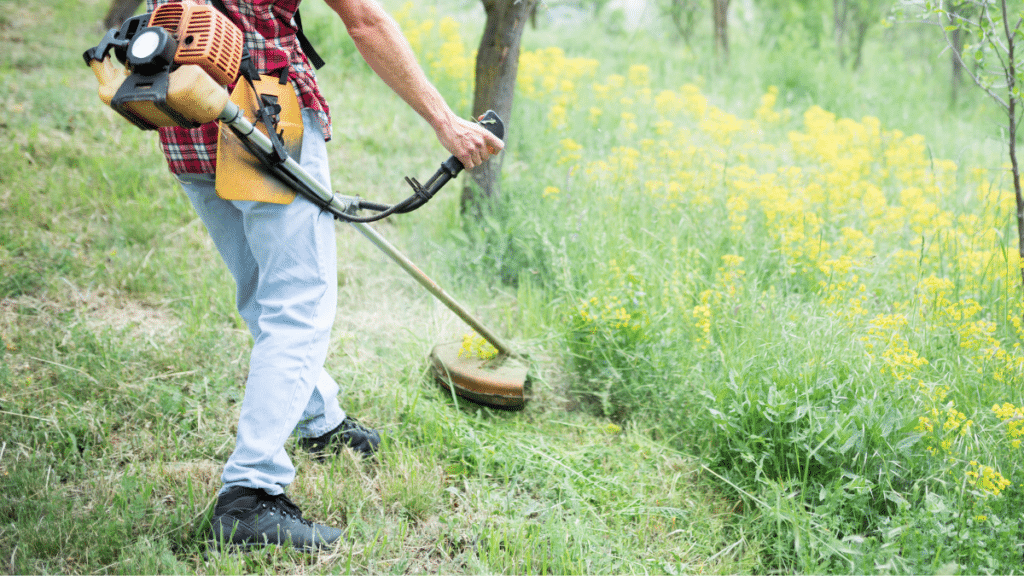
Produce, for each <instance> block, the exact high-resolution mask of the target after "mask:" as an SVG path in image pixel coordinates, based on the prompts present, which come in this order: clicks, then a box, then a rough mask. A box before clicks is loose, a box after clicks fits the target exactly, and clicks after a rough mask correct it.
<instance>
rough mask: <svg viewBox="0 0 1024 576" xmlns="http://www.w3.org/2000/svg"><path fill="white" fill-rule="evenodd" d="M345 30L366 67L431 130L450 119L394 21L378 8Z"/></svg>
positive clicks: (441, 99)
mask: <svg viewBox="0 0 1024 576" xmlns="http://www.w3.org/2000/svg"><path fill="white" fill-rule="evenodd" d="M346 25H348V32H349V34H350V35H351V36H352V40H353V42H355V45H356V48H358V49H359V53H360V54H362V56H363V58H364V59H365V60H366V63H367V64H369V65H370V68H372V69H373V71H374V72H376V73H377V75H378V76H380V77H381V79H382V80H384V82H385V83H386V84H387V85H388V86H390V87H391V89H392V90H394V91H395V93H396V94H398V96H399V97H401V98H402V100H405V102H406V103H408V104H409V106H411V107H412V109H413V110H415V111H416V112H417V113H418V114H419V115H420V116H422V117H423V119H424V120H426V121H427V122H428V123H429V124H430V125H431V127H433V128H434V130H435V131H439V130H441V129H442V126H443V125H444V124H446V123H451V122H452V121H453V116H454V113H453V112H452V111H451V108H449V106H448V105H447V104H446V103H445V101H444V98H442V96H441V95H440V93H439V92H438V91H437V89H436V88H435V87H434V85H433V84H431V83H430V81H429V80H428V79H427V77H426V75H425V74H424V73H423V70H422V68H421V67H420V65H419V63H418V62H417V60H416V55H415V54H414V53H413V51H412V48H411V47H410V46H409V42H408V41H407V40H406V39H405V36H404V35H402V32H401V30H400V29H399V27H398V24H397V23H396V22H395V21H394V19H393V18H391V16H389V15H388V14H387V13H386V12H384V11H383V10H382V9H381V10H373V12H372V13H371V14H366V15H364V18H363V19H361V20H360V21H358V22H355V23H353V24H352V25H349V24H348V23H347V22H346Z"/></svg>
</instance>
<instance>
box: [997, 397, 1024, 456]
mask: <svg viewBox="0 0 1024 576" xmlns="http://www.w3.org/2000/svg"><path fill="white" fill-rule="evenodd" d="M992 412H993V413H994V414H995V415H996V417H997V418H999V420H1000V421H1002V422H1003V423H1004V424H1006V435H1007V437H1008V438H1009V439H1010V445H1011V446H1013V447H1014V448H1018V449H1019V448H1020V444H1021V437H1022V436H1024V410H1022V409H1021V408H1017V407H1015V406H1014V405H1013V404H1010V403H1009V402H1004V403H1003V404H1002V405H1001V406H1000V405H998V404H996V405H994V406H992Z"/></svg>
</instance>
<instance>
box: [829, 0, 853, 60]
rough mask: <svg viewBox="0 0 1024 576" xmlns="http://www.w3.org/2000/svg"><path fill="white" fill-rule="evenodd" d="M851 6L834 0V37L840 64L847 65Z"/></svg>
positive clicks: (843, 0)
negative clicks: (847, 26) (847, 34)
mask: <svg viewBox="0 0 1024 576" xmlns="http://www.w3.org/2000/svg"><path fill="white" fill-rule="evenodd" d="M849 13H850V10H849V4H848V3H847V1H846V0H832V35H833V38H834V39H835V42H836V54H838V55H839V63H840V64H843V65H845V64H846V24H847V22H848V21H849Z"/></svg>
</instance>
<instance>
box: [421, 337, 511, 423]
mask: <svg viewBox="0 0 1024 576" xmlns="http://www.w3.org/2000/svg"><path fill="white" fill-rule="evenodd" d="M430 364H431V368H432V370H433V372H434V377H435V379H436V380H437V381H438V383H440V384H441V385H442V386H444V387H445V388H447V389H448V390H450V391H454V392H455V393H456V394H458V395H459V396H461V397H463V398H466V399H467V400H470V401H472V402H476V403H477V404H483V405H485V406H490V407H492V408H501V409H503V410H520V409H522V408H523V406H525V405H526V389H527V387H528V386H529V375H528V373H527V372H528V366H527V365H526V363H525V362H524V361H523V360H521V359H519V358H515V357H512V356H508V355H505V354H499V355H497V356H495V357H493V358H481V357H480V356H478V355H474V354H466V353H465V347H464V344H463V342H447V343H444V344H438V345H437V346H435V347H434V349H433V350H432V351H431V352H430Z"/></svg>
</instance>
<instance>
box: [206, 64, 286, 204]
mask: <svg viewBox="0 0 1024 576" xmlns="http://www.w3.org/2000/svg"><path fill="white" fill-rule="evenodd" d="M254 84H255V86H256V92H253V89H252V87H251V86H249V83H248V82H247V81H245V80H244V79H239V81H238V83H237V84H236V85H235V89H234V90H233V91H232V92H231V101H232V102H234V103H235V104H236V105H237V106H238V107H239V108H241V109H242V111H243V112H244V113H245V116H246V118H248V119H249V121H251V122H253V123H254V124H255V125H256V127H257V128H258V129H259V130H260V131H261V132H263V133H264V134H266V133H267V130H266V128H265V127H264V126H263V123H262V122H256V106H257V102H259V99H258V97H257V96H256V94H260V95H262V96H271V97H275V98H277V103H278V104H279V105H280V106H281V114H280V117H279V120H278V122H277V131H278V133H280V134H281V140H282V141H283V142H284V149H285V151H286V152H288V156H290V157H291V158H293V159H294V160H295V161H298V160H299V155H300V153H301V152H302V112H301V111H300V109H299V99H298V97H297V96H296V95H295V90H294V89H293V88H292V84H291V82H289V83H287V84H281V83H280V82H279V81H278V78H277V77H276V76H261V77H260V79H259V80H258V81H257V82H254ZM216 189H217V195H218V196H220V197H221V198H223V199H225V200H254V201H256V202H270V203H272V204H290V203H291V202H292V200H294V199H295V191H294V190H292V189H291V188H289V187H288V186H286V185H285V184H284V183H282V182H281V181H280V180H278V179H277V177H275V176H274V175H273V173H271V172H270V170H269V169H268V168H267V167H266V166H264V165H263V163H262V162H260V161H259V159H258V158H256V157H255V156H253V155H252V154H251V153H250V152H249V151H248V150H247V149H246V148H245V145H244V144H243V143H242V141H241V140H240V139H239V138H238V136H235V133H234V132H232V131H231V129H230V128H225V127H224V123H223V122H221V123H220V135H219V137H218V138H217V181H216Z"/></svg>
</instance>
